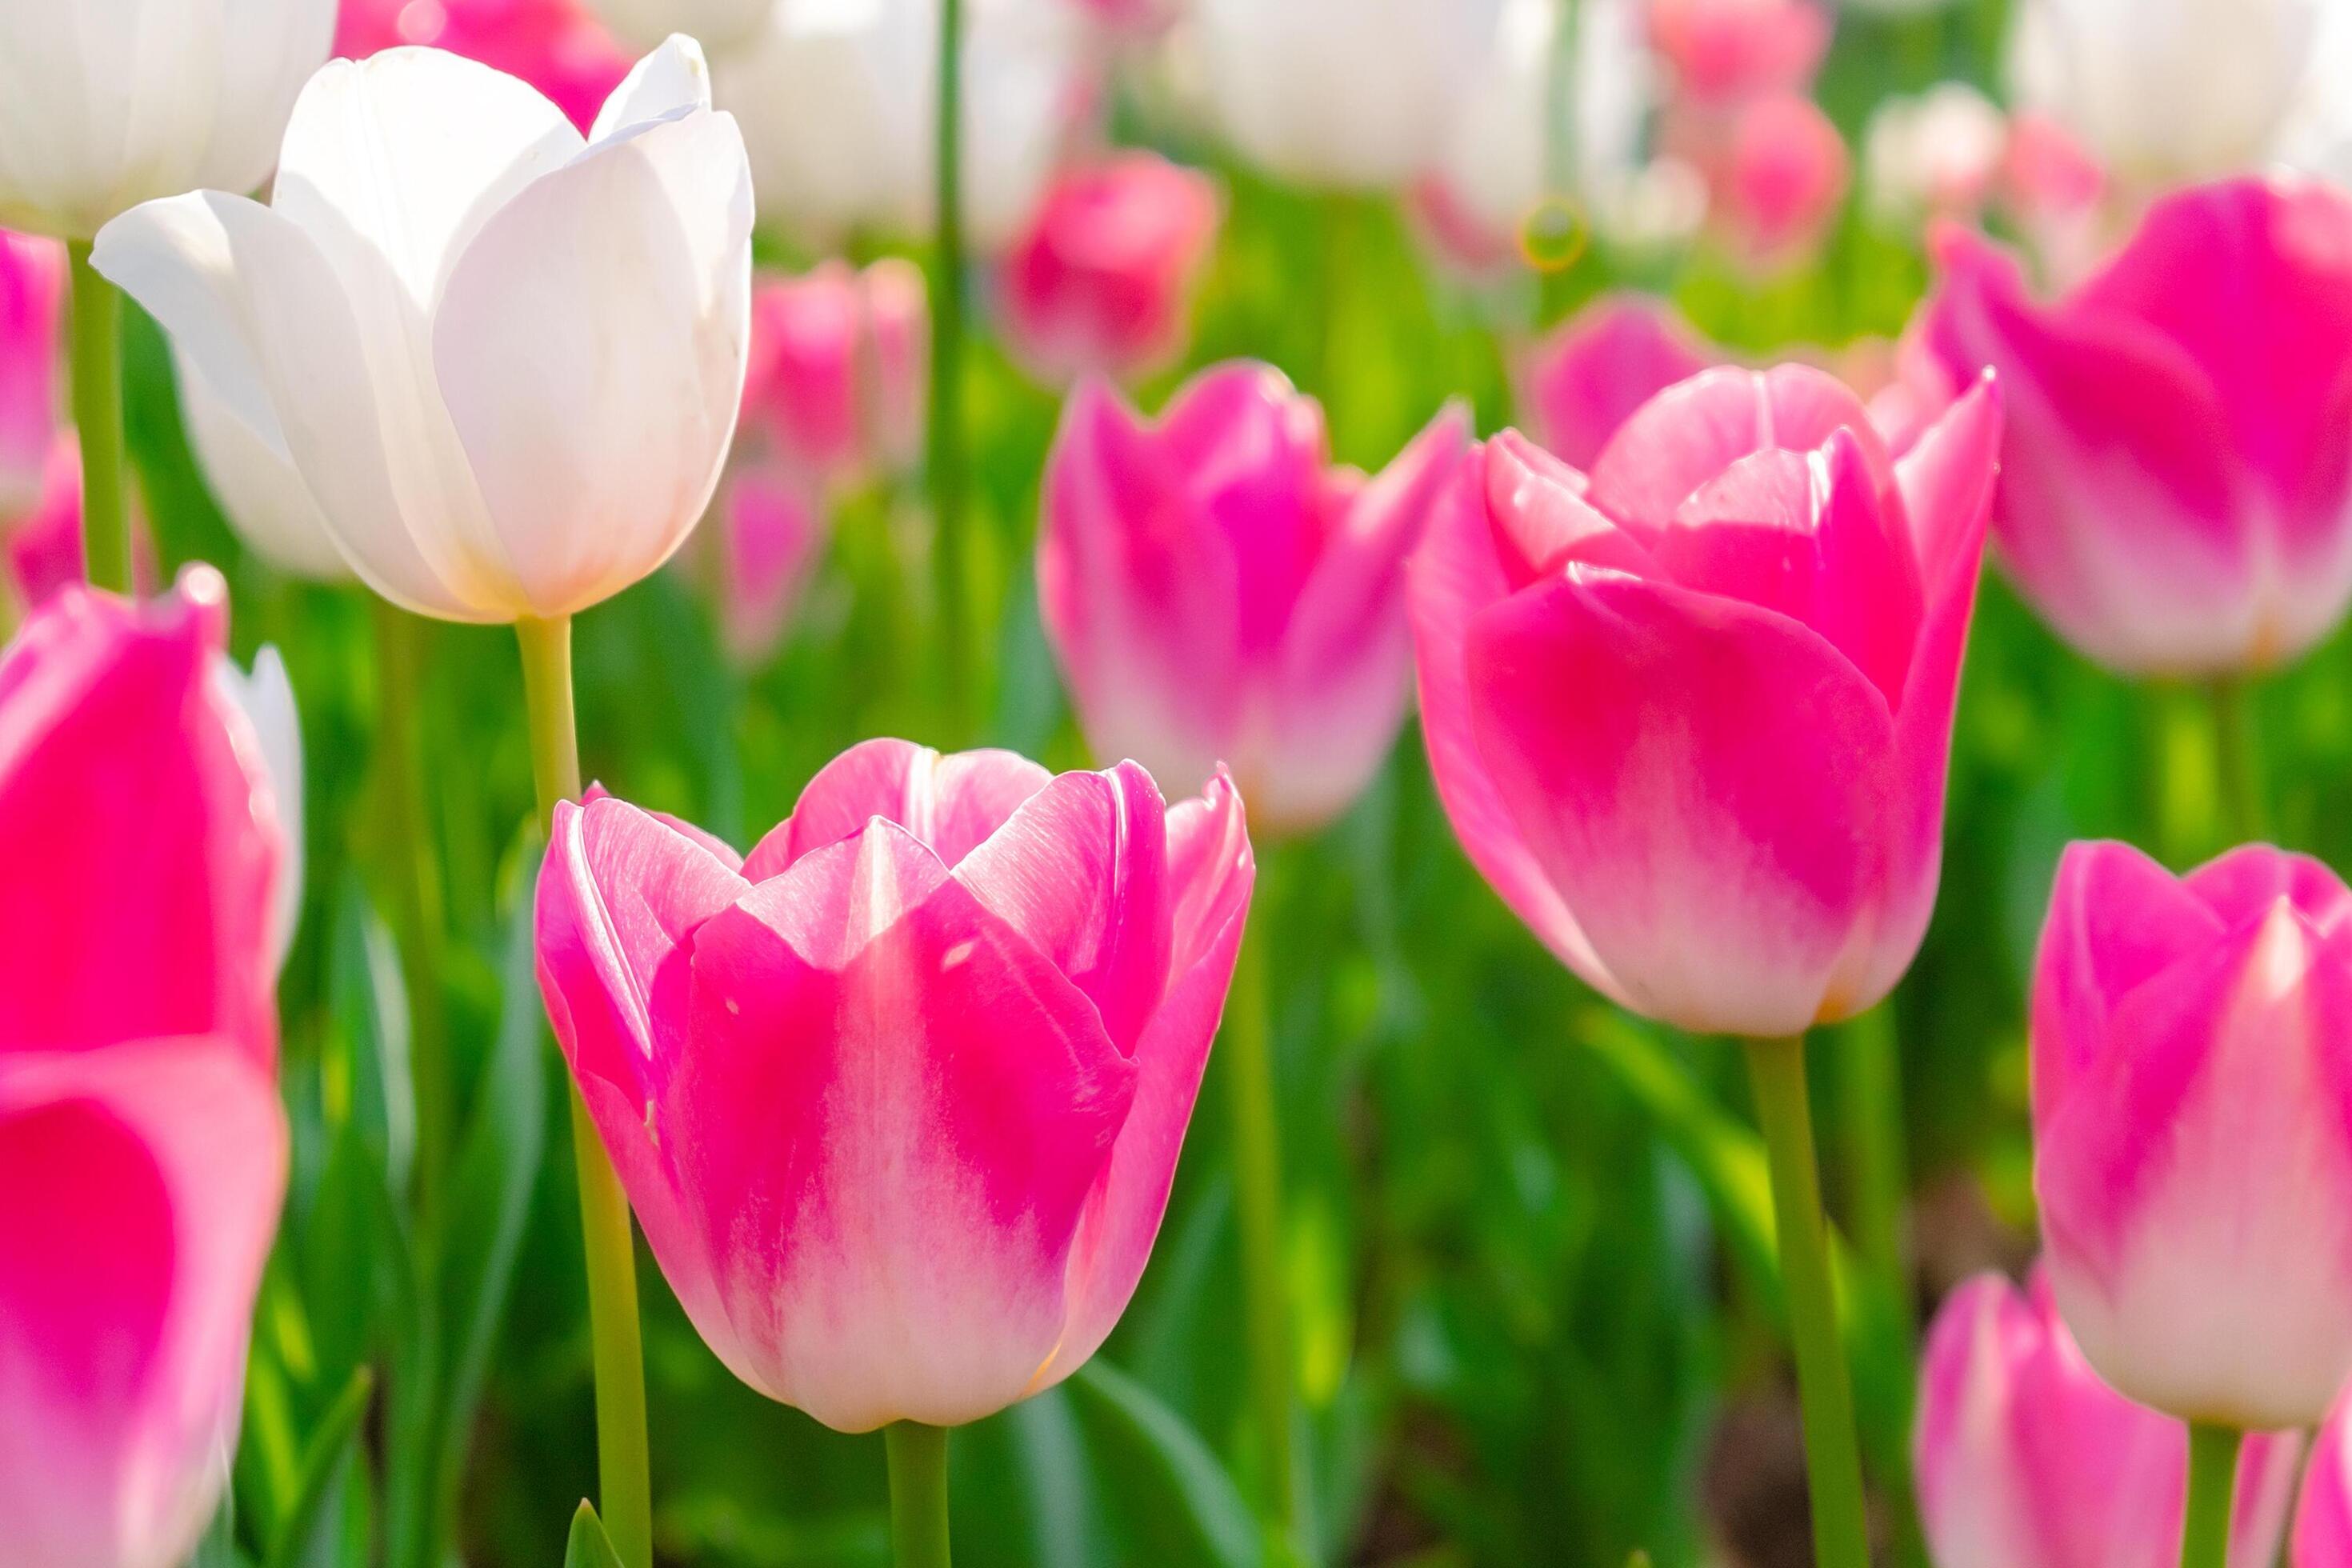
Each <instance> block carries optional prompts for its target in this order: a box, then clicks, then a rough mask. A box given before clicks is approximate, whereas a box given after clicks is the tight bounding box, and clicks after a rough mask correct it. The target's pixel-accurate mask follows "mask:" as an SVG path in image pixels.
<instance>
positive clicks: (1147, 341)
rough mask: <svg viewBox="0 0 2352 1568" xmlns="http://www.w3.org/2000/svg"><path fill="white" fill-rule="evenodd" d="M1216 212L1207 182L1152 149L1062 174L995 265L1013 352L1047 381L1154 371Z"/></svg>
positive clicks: (1174, 352)
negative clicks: (1029, 220) (1090, 375)
mask: <svg viewBox="0 0 2352 1568" xmlns="http://www.w3.org/2000/svg"><path fill="white" fill-rule="evenodd" d="M1217 220H1218V197H1217V187H1216V184H1215V183H1214V182H1213V181H1212V180H1211V179H1210V178H1209V177H1208V176H1207V175H1206V174H1202V173H1201V172H1200V171H1198V170H1196V169H1187V168H1185V167H1183V166H1182V165H1181V164H1178V163H1170V162H1169V161H1168V160H1167V159H1165V158H1162V157H1161V156H1160V154H1159V153H1148V152H1130V153H1117V154H1115V155H1113V156H1110V157H1108V158H1106V159H1104V160H1102V161H1101V162H1099V163H1094V164H1091V165H1084V166H1080V167H1077V168H1074V169H1071V170H1069V171H1067V172H1066V173H1065V174H1062V175H1060V176H1059V177H1058V178H1057V179H1056V180H1055V183H1054V184H1053V186H1052V187H1051V188H1050V189H1049V190H1047V192H1046V193H1045V201H1044V202H1043V204H1042V205H1040V206H1039V207H1038V209H1037V215H1036V216H1035V217H1034V218H1033V219H1032V220H1031V222H1030V224H1029V226H1028V228H1027V230H1026V231H1025V232H1024V234H1023V236H1022V237H1020V238H1019V239H1017V240H1015V241H1014V242H1013V248H1012V249H1011V251H1010V252H1008V253H1007V254H1006V256H1005V258H1004V260H1003V264H1002V265H1001V266H1000V267H999V268H998V269H997V299H998V302H999V305H1000V307H1001V309H1002V310H1003V319H1004V330H1005V336H1006V339H1007V342H1008V343H1009V345H1010V346H1011V348H1012V350H1013V353H1014V354H1015V355H1016V356H1017V357H1018V358H1019V359H1020V360H1021V362H1022V363H1024V364H1025V365H1026V366H1028V368H1029V369H1030V370H1031V372H1032V373H1034V374H1036V375H1038V376H1040V377H1042V378H1044V379H1045V380H1047V381H1053V382H1066V381H1072V380H1075V379H1076V378H1077V377H1078V376H1081V375H1087V374H1096V375H1107V376H1115V377H1119V378H1129V377H1134V376H1140V375H1145V374H1150V373H1151V372H1152V371H1155V370H1160V369H1163V368H1165V367H1166V365H1167V364H1168V363H1169V362H1171V360H1173V359H1175V358H1176V357H1177V356H1178V355H1179V354H1181V353H1182V352H1183V349H1184V339H1185V334H1186V331H1187V330H1188V326H1189V323H1188V321H1187V320H1186V314H1187V311H1188V310H1189V308H1190V304H1191V300H1190V296H1191V293H1192V284H1193V282H1194V280H1195V279H1197V278H1198V277H1199V275H1200V271H1201V268H1202V264H1203V263H1205V262H1206V261H1207V260H1208V257H1209V250H1210V247H1212V246H1213V244H1214V243H1215V241H1216V234H1217Z"/></svg>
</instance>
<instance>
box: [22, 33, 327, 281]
mask: <svg viewBox="0 0 2352 1568" xmlns="http://www.w3.org/2000/svg"><path fill="white" fill-rule="evenodd" d="M334 31H335V0H144V3H141V0H0V225H6V226H10V227H14V228H28V229H33V230H35V231H37V232H39V233H42V234H52V235H58V236H60V237H64V238H68V239H88V238H89V237H90V236H92V235H94V234H96V233H97V232H98V230H99V228H100V226H101V225H103V224H104V223H105V222H106V220H107V219H109V218H110V217H112V216H115V215H116V214H117V213H121V212H126V211H128V210H129V209H131V207H134V206H136V205H139V204H140V203H141V202H143V201H148V200H151V199H152V198H153V197H156V196H172V195H180V194H181V193H182V192H184V191H193V190H198V189H217V190H229V191H249V190H251V189H253V188H254V187H255V186H257V185H258V184H261V182H262V181H263V180H264V179H265V178H267V177H268V174H269V166H270V164H271V163H274V162H276V160H277V157H278V136H279V134H280V133H281V132H284V131H285V129H286V116H287V114H288V112H289V110H291V109H292V108H293V106H294V95H295V94H296V93H297V92H299V90H300V89H301V87H302V83H303V80H304V79H306V78H308V77H309V76H310V73H311V72H312V71H314V70H316V69H317V68H319V67H320V64H322V63H323V62H324V61H325V60H326V58H327V49H328V46H329V43H330V42H331V39H332V38H333V37H334Z"/></svg>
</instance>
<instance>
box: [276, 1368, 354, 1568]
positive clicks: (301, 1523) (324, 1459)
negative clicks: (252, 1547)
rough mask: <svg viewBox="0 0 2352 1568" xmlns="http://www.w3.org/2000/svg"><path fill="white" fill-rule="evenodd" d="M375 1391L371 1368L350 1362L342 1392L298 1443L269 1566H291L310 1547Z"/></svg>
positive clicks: (291, 1567) (293, 1565)
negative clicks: (290, 1493)
mask: <svg viewBox="0 0 2352 1568" xmlns="http://www.w3.org/2000/svg"><path fill="white" fill-rule="evenodd" d="M374 1393H375V1373H374V1372H373V1370H372V1369H370V1368H368V1367H364V1366H362V1367H357V1368H354V1369H353V1370H352V1375H351V1380H350V1381H349V1382H347V1383H345V1384H343V1391H342V1393H341V1394H338V1395H336V1397H335V1402H334V1403H333V1404H332V1405H329V1406H328V1407H327V1413H326V1415H324V1416H323V1417H322V1418H320V1422H319V1425H318V1427H317V1428H316V1429H315V1430H314V1431H312V1432H311V1434H310V1441H309V1442H308V1443H306V1444H305V1445H304V1446H303V1449H302V1464H301V1468H300V1471H299V1477H300V1479H299V1481H298V1482H297V1483H296V1486H295V1489H294V1500H293V1504H292V1506H291V1507H289V1509H288V1510H287V1511H286V1517H285V1518H284V1519H283V1520H282V1521H279V1523H278V1533H277V1537H276V1539H275V1540H273V1541H272V1542H270V1547H269V1558H268V1568H295V1564H297V1563H300V1562H301V1561H302V1560H303V1558H304V1555H305V1554H306V1553H307V1552H309V1551H310V1546H311V1541H312V1537H313V1536H314V1535H316V1534H317V1533H318V1531H319V1529H320V1524H321V1522H322V1520H323V1518H324V1516H325V1514H326V1512H327V1503H328V1500H329V1499H330V1498H331V1496H332V1494H333V1492H334V1489H335V1482H336V1480H337V1479H338V1478H339V1477H340V1476H341V1474H342V1472H343V1467H344V1462H345V1461H346V1460H347V1459H348V1458H350V1457H351V1454H352V1448H353V1445H354V1444H355V1442H356V1441H357V1439H358V1436H359V1430H360V1423H361V1422H362V1420H363V1419H364V1418H365V1417H366V1415H367V1410H368V1402H369V1400H370V1399H371V1398H372V1397H373V1395H374Z"/></svg>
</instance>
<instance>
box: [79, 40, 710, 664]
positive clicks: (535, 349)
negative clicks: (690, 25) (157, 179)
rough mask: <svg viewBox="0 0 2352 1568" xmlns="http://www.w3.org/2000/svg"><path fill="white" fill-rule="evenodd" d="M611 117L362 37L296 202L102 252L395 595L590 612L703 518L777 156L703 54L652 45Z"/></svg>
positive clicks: (316, 103)
mask: <svg viewBox="0 0 2352 1568" xmlns="http://www.w3.org/2000/svg"><path fill="white" fill-rule="evenodd" d="M595 130H596V134H595V135H594V137H593V139H591V140H589V141H587V142H583V140H582V138H581V135H580V133H579V132H577V131H575V130H573V129H572V125H571V123H570V122H569V121H566V120H565V119H564V118H563V116H562V113H561V112H560V111H558V110H557V109H556V108H555V106H554V105H553V104H551V103H550V102H548V101H547V100H546V99H544V98H542V97H541V96H540V95H539V94H538V93H537V92H535V91H533V90H531V89H530V88H529V87H527V86H525V85H524V84H522V83H521V82H519V81H517V80H515V79H513V78H511V77H508V76H502V75H500V74H499V73H498V72H496V71H493V70H491V69H489V68H487V67H485V66H480V65H477V64H475V63H474V62H472V61H470V60H465V59H461V58H458V57H457V56H455V55H448V54H443V53H441V52H439V51H437V50H431V49H395V50H392V51H389V52H387V53H384V54H381V55H377V56H375V57H373V58H370V59H367V60H362V61H359V62H356V63H353V62H349V61H338V62H336V63H335V64H332V65H330V66H329V67H327V68H326V69H324V70H322V71H320V73H319V74H318V76H317V77H315V78H313V79H312V80H311V83H310V86H309V88H307V89H305V90H304V92H303V94H302V98H301V101H300V102H299V104H298V105H297V106H296V109H295V112H294V118H293V121H292V122H291V123H290V124H289V126H288V128H287V132H286V145H285V152H284V156H283V159H282V162H281V164H280V167H279V171H278V182H277V187H276V195H275V198H274V200H275V205H273V206H268V207H265V206H261V205H257V204H256V203H253V202H250V201H247V200H245V199H244V198H242V197H239V196H227V195H219V194H217V193H212V192H206V193H202V194H198V195H188V196H181V197H175V198H173V200H171V201H169V202H158V203H154V204H152V205H147V206H143V207H142V208H140V209H138V210H137V211H135V212H133V213H131V214H128V215H126V216H124V217H122V218H121V219H120V220H118V221H117V222H115V223H113V224H110V225H109V226H107V230H106V232H105V233H104V234H103V235H101V236H100V239H99V244H98V247H97V252H96V256H95V258H94V259H95V263H96V265H97V267H98V268H99V270H100V271H101V272H103V273H105V274H106V275H107V276H108V277H110V278H111V279H114V280H115V281H116V282H117V283H120V284H121V286H122V287H123V288H125V289H128V290H129V291H130V292H131V294H132V295H133V296H134V297H136V298H137V299H139V300H141V301H142V303H144V304H145V305H146V306H147V307H148V308H149V309H150V310H152V311H153V312H154V313H155V315H156V316H157V318H158V319H159V320H160V321H162V322H163V325H164V327H165V329H166V330H167V331H170V332H171V333H172V334H173V337H174V339H175V340H176V342H177V345H178V347H179V349H180V350H181V352H182V353H185V354H187V355H189V356H190V358H191V360H192V362H193V369H194V372H195V373H196V374H200V375H201V376H202V377H203V379H204V380H205V382H206V383H207V384H209V385H210V386H211V387H212V388H213V389H214V390H215V391H217V392H218V393H219V394H220V395H222V397H223V398H224V399H225V400H226V402H227V403H228V405H229V406H230V408H231V409H232V410H233V411H234V413H235V415H236V417H238V418H239V419H241V420H243V421H244V422H245V424H246V425H247V427H248V429H249V431H250V432H251V433H252V434H253V436H254V437H256V438H257V439H258V440H260V441H262V442H263V443H265V444H266V445H267V446H268V447H271V448H272V449H273V450H282V451H284V452H285V453H287V455H288V456H289V458H290V459H291V461H292V463H293V467H294V468H295V470H296V472H298V473H299V475H300V476H301V478H302V481H303V483H304V485H305V486H306V487H307V488H308V489H309V490H310V494H311V496H312V498H313V499H315V500H317V502H318V504H319V510H320V516H321V517H323V518H324V520H325V521H326V525H327V530H328V531H329V533H330V534H331V535H332V537H333V539H334V541H335V543H336V545H337V547H338V548H339V549H340V550H341V552H342V554H343V557H344V559H346V560H347V561H349V562H350V563H351V564H352V569H353V570H354V571H355V572H357V573H358V574H359V575H360V576H361V577H362V579H364V580H365V581H366V582H367V583H368V584H369V585H370V586H371V587H373V588H374V589H375V590H376V591H377V592H378V593H380V594H382V595H383V596H384V597H386V598H388V599H390V600H392V601H393V602H394V603H395V604H397V605H402V606H403V607H404V608H406V609H410V610H414V611H416V612H417V613H419V614H422V615H428V616H438V617H440V618H442V619H445V620H455V621H478V622H507V621H514V620H518V619H520V618H523V617H527V616H528V617H533V618H539V619H552V618H555V617H559V616H569V615H572V614H573V613H575V612H577V611H579V610H583V609H585V608H587V607H588V606H589V605H593V604H596V603H597V602H599V601H600V600H603V599H605V598H608V597H610V596H611V595H614V594H616V593H618V592H620V591H621V590H622V589H623V588H625V587H627V586H628V585H629V584H632V583H635V582H636V581H637V580H638V579H639V578H641V577H643V576H645V575H646V574H648V573H650V572H652V571H653V570H654V569H655V568H656V567H657V566H659V565H660V564H661V563H662V562H663V561H664V560H666V559H667V557H668V556H669V555H670V553H671V552H673V551H674V550H676V549H677V545H678V544H679V542H681V541H682V540H683V539H684V538H685V537H686V534H687V532H688V530H690V529H691V528H692V527H693V526H694V523H695V521H696V520H697V519H698V518H699V517H700V516H701V514H702V510H703V507H704V506H705V504H706V503H707V502H708V501H709V498H710V495H711V492H712V490H713V489H714V488H715V487H716V485H717V483H718V479H719V465H720V462H721V461H722V459H723V458H725V456H726V452H727V446H728V441H729V438H730V436H731V434H732V432H733V429H734V425H735V416H736V410H737V405H738V402H739V400H740V396H741V394H742V386H743V368H744V354H745V343H746V340H747V338H748V336H749V327H748V317H749V313H750V303H751V181H750V176H749V172H748V170H747V168H746V166H745V163H744V159H743V151H742V141H741V138H740V136H739V135H738V134H737V132H736V130H735V125H734V121H732V120H730V118H729V117H728V116H726V115H724V114H714V113H712V112H711V111H710V109H709V76H708V72H707V71H706V70H705V69H704V68H703V64H702V58H701V55H700V53H699V51H698V50H697V49H696V47H694V46H693V45H692V44H691V43H690V42H688V41H686V40H682V39H680V40H674V41H673V42H671V43H670V44H669V45H667V46H665V47H663V48H662V49H661V50H659V51H657V52H656V53H655V54H652V55H649V56H647V57H646V58H645V59H644V60H643V61H641V62H640V63H639V64H638V66H637V68H636V69H635V71H633V72H632V73H631V74H630V76H629V79H627V80H626V81H625V82H624V83H623V84H622V85H621V87H620V89H619V90H618V91H616V92H615V93H614V96H613V98H612V100H611V101H610V102H608V103H607V104H606V105H605V108H604V113H603V115H601V116H600V117H599V119H598V121H597V124H596V127H595Z"/></svg>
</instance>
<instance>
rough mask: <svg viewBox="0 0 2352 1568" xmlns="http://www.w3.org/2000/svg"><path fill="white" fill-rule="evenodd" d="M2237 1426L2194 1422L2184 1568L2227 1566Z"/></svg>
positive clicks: (2241, 1439)
mask: <svg viewBox="0 0 2352 1568" xmlns="http://www.w3.org/2000/svg"><path fill="white" fill-rule="evenodd" d="M2245 1440H2246V1435H2245V1434H2244V1433H2243V1432H2241V1431H2239V1430H2238V1429H2237V1428H2236V1427H2234V1426H2207V1425H2205V1424H2204V1423H2203V1422H2201V1421H2192V1422H2190V1423H2189V1502H2188V1507H2187V1510H2186V1512H2185V1513H2184V1514H2183V1516H2182V1518H2181V1521H2180V1568H2227V1565H2228V1563H2229V1561H2230V1510H2231V1500H2232V1498H2233V1495H2234V1494H2235V1492H2236V1490H2237V1485H2238V1448H2239V1446H2240V1445H2241V1444H2242V1443H2243V1442H2244V1441H2245Z"/></svg>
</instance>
